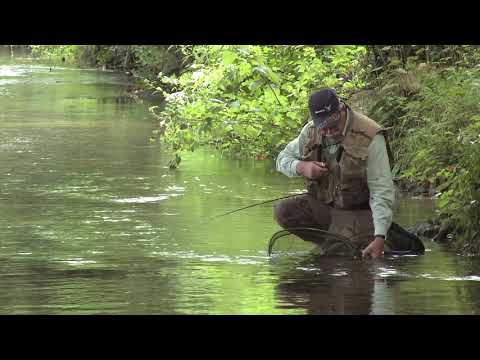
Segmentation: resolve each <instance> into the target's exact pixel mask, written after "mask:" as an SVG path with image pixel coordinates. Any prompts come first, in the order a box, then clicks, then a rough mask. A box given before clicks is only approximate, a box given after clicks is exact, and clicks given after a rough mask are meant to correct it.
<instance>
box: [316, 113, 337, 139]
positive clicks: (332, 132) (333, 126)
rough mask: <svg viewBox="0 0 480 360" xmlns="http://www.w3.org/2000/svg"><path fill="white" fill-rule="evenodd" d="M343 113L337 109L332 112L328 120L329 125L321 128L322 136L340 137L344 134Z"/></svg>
mask: <svg viewBox="0 0 480 360" xmlns="http://www.w3.org/2000/svg"><path fill="white" fill-rule="evenodd" d="M341 118H342V117H341V115H340V111H336V112H334V113H333V114H331V115H330V116H329V118H328V120H327V125H326V126H325V127H324V128H322V129H321V130H320V133H321V134H322V136H326V137H331V138H336V137H340V136H341V134H342V129H341V128H340V125H341V123H342V122H341Z"/></svg>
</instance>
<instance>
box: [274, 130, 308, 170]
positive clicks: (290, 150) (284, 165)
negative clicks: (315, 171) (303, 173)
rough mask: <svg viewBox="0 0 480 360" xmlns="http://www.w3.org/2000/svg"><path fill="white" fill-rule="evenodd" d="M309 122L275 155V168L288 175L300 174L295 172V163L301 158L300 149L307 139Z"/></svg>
mask: <svg viewBox="0 0 480 360" xmlns="http://www.w3.org/2000/svg"><path fill="white" fill-rule="evenodd" d="M309 127H310V123H308V124H307V125H305V126H304V127H303V129H302V131H301V132H300V135H299V136H298V137H297V138H295V139H293V140H292V141H290V142H289V143H288V144H287V146H286V147H285V148H284V149H283V150H282V151H281V152H280V153H279V154H278V156H277V170H278V171H279V172H281V173H282V174H284V175H286V176H288V177H297V176H300V175H299V174H298V173H297V165H298V163H299V162H300V159H301V149H302V148H303V146H304V144H305V141H306V139H307V134H308V128H309Z"/></svg>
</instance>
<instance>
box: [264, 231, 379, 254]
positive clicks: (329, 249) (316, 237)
mask: <svg viewBox="0 0 480 360" xmlns="http://www.w3.org/2000/svg"><path fill="white" fill-rule="evenodd" d="M366 236H370V237H371V233H370V232H369V233H363V234H358V235H355V237H351V238H348V237H346V236H343V235H340V234H335V233H332V232H329V231H325V230H322V229H317V228H306V227H297V228H288V229H284V230H280V231H277V232H276V233H275V234H273V236H272V237H271V238H270V241H269V243H268V250H267V252H268V255H269V256H272V255H279V254H283V255H286V254H293V253H300V252H311V251H313V252H314V253H316V254H318V255H337V256H349V257H358V256H361V251H360V249H358V248H357V247H356V245H355V244H354V242H352V240H355V239H356V238H361V237H366ZM305 238H307V239H309V240H303V239H305Z"/></svg>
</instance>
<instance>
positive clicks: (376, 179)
mask: <svg viewBox="0 0 480 360" xmlns="http://www.w3.org/2000/svg"><path fill="white" fill-rule="evenodd" d="M349 118H350V116H349ZM349 125H350V119H347V123H346V125H345V130H344V134H345V132H346V131H347V130H348V129H347V128H348V127H349ZM310 126H311V122H310V123H308V124H307V125H305V126H304V128H303V129H302V131H301V132H300V135H299V136H298V137H297V138H296V139H294V140H292V141H291V142H290V143H289V144H288V145H287V146H286V147H285V149H283V150H282V151H281V152H280V154H279V155H278V157H277V170H278V171H280V172H281V173H283V174H284V175H286V176H288V177H297V176H300V175H299V174H298V173H297V165H298V163H299V162H300V159H301V151H302V149H303V146H304V144H305V142H306V141H307V134H308V128H309V127H310ZM329 148H331V149H330V151H332V152H333V151H336V149H335V147H332V146H330V147H329ZM367 182H368V188H369V191H370V201H369V203H370V208H371V209H372V215H373V224H374V226H375V235H384V236H386V234H387V231H388V229H389V228H390V225H391V224H392V218H393V203H394V200H395V188H394V186H393V179H392V172H391V170H390V162H389V159H388V153H387V148H386V143H385V138H384V136H383V135H382V134H377V135H375V137H374V138H373V139H372V142H371V143H370V145H369V147H368V158H367Z"/></svg>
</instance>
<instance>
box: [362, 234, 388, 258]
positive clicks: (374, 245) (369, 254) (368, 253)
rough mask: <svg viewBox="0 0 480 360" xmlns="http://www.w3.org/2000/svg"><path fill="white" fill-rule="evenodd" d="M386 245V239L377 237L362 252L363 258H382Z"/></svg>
mask: <svg viewBox="0 0 480 360" xmlns="http://www.w3.org/2000/svg"><path fill="white" fill-rule="evenodd" d="M384 243H385V239H384V238H383V237H381V236H377V237H375V239H374V240H373V241H372V242H371V243H370V244H369V245H368V246H367V247H366V248H365V249H364V250H363V251H362V258H364V259H365V258H372V259H376V258H378V257H382V256H383V247H384Z"/></svg>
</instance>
